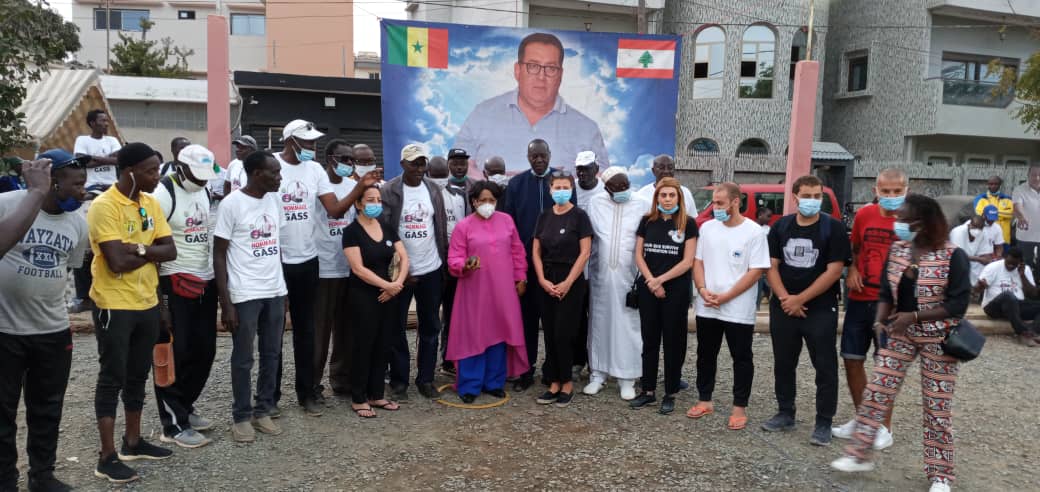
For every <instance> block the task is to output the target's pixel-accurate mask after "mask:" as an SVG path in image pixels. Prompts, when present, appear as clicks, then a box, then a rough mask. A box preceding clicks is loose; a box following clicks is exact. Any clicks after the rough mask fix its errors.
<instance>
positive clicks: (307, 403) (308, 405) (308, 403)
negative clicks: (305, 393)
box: [300, 400, 321, 417]
mask: <svg viewBox="0 0 1040 492" xmlns="http://www.w3.org/2000/svg"><path fill="white" fill-rule="evenodd" d="M300 406H302V407H303V413H306V414H307V415H309V416H311V417H321V405H319V404H318V402H316V401H314V400H303V403H301V404H300Z"/></svg>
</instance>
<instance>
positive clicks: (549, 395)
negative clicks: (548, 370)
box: [534, 390, 560, 405]
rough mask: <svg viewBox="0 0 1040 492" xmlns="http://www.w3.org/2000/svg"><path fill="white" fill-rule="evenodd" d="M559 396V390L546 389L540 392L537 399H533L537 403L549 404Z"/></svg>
mask: <svg viewBox="0 0 1040 492" xmlns="http://www.w3.org/2000/svg"><path fill="white" fill-rule="evenodd" d="M559 397H560V393H559V392H556V393H553V392H552V391H548V390H546V392H545V393H542V396H539V397H538V398H537V399H535V401H534V402H535V403H537V404H539V405H549V404H551V403H555V402H556V399H557V398H559Z"/></svg>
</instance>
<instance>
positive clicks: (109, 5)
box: [72, 0, 353, 75]
mask: <svg viewBox="0 0 1040 492" xmlns="http://www.w3.org/2000/svg"><path fill="white" fill-rule="evenodd" d="M218 6H219V10H218ZM265 8H266V7H265V4H264V3H263V2H262V1H261V0H237V1H234V2H218V1H217V0H190V1H178V0H170V1H165V0H126V1H120V2H118V3H116V2H111V1H108V2H105V1H102V0H73V2H72V21H73V23H74V24H76V26H78V27H79V39H80V42H81V43H82V48H80V51H78V52H77V53H76V59H77V61H79V62H80V63H84V64H88V65H93V66H94V67H97V68H100V69H102V70H106V69H107V68H108V66H107V60H108V57H107V56H106V54H107V53H109V52H110V50H111V47H112V46H116V45H117V44H118V43H119V34H125V35H128V36H134V37H138V38H139V37H140V36H141V34H142V33H141V27H140V21H141V20H142V19H147V20H149V21H151V22H153V23H154V25H153V26H152V28H151V29H150V30H149V31H148V39H152V40H157V41H161V40H162V39H163V38H170V39H171V40H172V42H173V45H174V46H183V47H185V48H187V49H190V50H194V52H195V53H194V54H193V55H191V56H190V57H188V60H187V61H188V70H189V71H190V72H192V73H193V74H197V75H205V73H206V18H207V16H209V15H218V14H219V15H224V16H226V17H227V19H228V23H229V24H230V26H229V30H230V38H229V40H228V41H229V51H230V62H231V70H260V69H263V68H264V67H266V66H267V51H266V45H267V35H266V19H265ZM106 14H107V15H106ZM106 20H107V21H106ZM347 31H348V32H351V33H352V32H353V28H352V27H349V28H347ZM171 61H172V60H171Z"/></svg>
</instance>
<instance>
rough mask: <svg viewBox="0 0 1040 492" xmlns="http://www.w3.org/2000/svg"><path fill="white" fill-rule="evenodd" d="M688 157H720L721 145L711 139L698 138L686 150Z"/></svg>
mask: <svg viewBox="0 0 1040 492" xmlns="http://www.w3.org/2000/svg"><path fill="white" fill-rule="evenodd" d="M686 155H688V156H691V157H693V156H713V155H719V144H717V143H715V141H714V140H712V139H710V138H698V139H697V140H694V141H692V142H690V145H689V147H687V148H686Z"/></svg>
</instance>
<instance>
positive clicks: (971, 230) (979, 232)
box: [968, 228, 982, 236]
mask: <svg viewBox="0 0 1040 492" xmlns="http://www.w3.org/2000/svg"><path fill="white" fill-rule="evenodd" d="M968 232H969V233H970V234H971V235H972V236H978V235H979V234H982V229H972V228H969V229H968Z"/></svg>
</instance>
